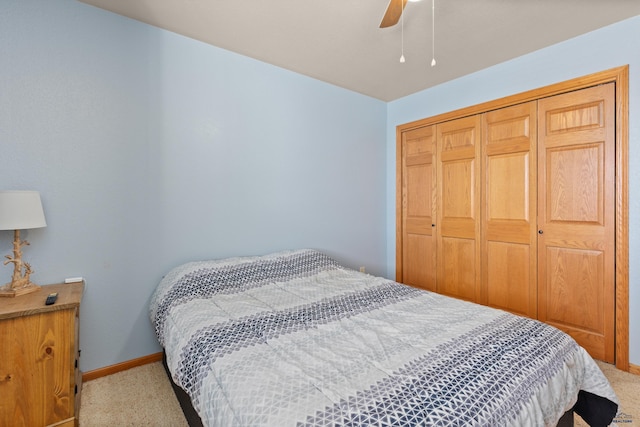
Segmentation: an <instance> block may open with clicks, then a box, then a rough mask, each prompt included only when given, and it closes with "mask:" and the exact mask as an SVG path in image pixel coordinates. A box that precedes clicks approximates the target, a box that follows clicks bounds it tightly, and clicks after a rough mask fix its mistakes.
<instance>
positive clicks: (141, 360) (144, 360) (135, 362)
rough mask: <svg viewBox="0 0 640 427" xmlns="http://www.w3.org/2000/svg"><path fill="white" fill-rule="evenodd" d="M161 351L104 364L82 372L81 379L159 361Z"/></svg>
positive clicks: (103, 375) (88, 379)
mask: <svg viewBox="0 0 640 427" xmlns="http://www.w3.org/2000/svg"><path fill="white" fill-rule="evenodd" d="M161 361H162V352H160V353H154V354H150V355H148V356H142V357H138V358H137V359H131V360H126V361H124V362H121V363H116V364H115V365H111V366H105V367H104V368H99V369H94V370H93V371H88V372H83V373H82V381H83V382H86V381H91V380H95V379H97V378H101V377H106V376H107V375H112V374H116V373H118V372H122V371H126V370H127V369H131V368H135V367H137V366H142V365H146V364H148V363H154V362H161Z"/></svg>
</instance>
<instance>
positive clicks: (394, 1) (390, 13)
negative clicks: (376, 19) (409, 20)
mask: <svg viewBox="0 0 640 427" xmlns="http://www.w3.org/2000/svg"><path fill="white" fill-rule="evenodd" d="M406 4H407V0H390V1H389V6H388V7H387V11H386V12H385V13H384V16H383V17H382V22H381V23H380V28H387V27H391V26H393V25H396V24H397V23H398V21H399V20H400V16H401V15H402V11H403V10H404V7H405V6H406Z"/></svg>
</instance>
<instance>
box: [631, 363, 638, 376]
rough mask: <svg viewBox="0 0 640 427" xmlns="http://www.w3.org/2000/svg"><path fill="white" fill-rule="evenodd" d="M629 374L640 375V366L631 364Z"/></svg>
mask: <svg viewBox="0 0 640 427" xmlns="http://www.w3.org/2000/svg"><path fill="white" fill-rule="evenodd" d="M629 372H631V373H632V374H635V375H640V366H638V365H634V364H632V363H629Z"/></svg>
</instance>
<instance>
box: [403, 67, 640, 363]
mask: <svg viewBox="0 0 640 427" xmlns="http://www.w3.org/2000/svg"><path fill="white" fill-rule="evenodd" d="M628 80H629V67H628V66H621V67H617V68H612V69H609V70H605V71H602V72H598V73H594V74H590V75H588V76H583V77H578V78H575V79H572V80H568V81H564V82H560V83H556V84H552V85H549V86H545V87H541V88H537V89H534V90H531V91H527V92H523V93H519V94H515V95H511V96H508V97H504V98H500V99H496V100H493V101H489V102H485V103H482V104H477V105H473V106H470V107H466V108H462V109H459V110H455V111H450V112H447V113H443V114H439V115H436V116H432V117H428V118H424V119H420V120H416V121H413V122H410V123H406V124H403V125H399V126H397V127H396V141H397V144H396V184H397V186H396V188H398V189H399V188H401V183H402V179H401V163H400V158H401V152H402V148H401V140H402V135H403V134H404V133H405V132H408V131H411V130H414V129H417V128H420V127H425V126H432V125H436V124H439V123H443V122H447V121H451V120H456V119H459V118H463V117H468V116H471V115H474V114H481V113H487V112H490V111H493V110H498V109H501V108H504V107H510V106H513V105H517V104H522V103H527V102H529V101H537V100H539V99H542V98H546V97H551V96H554V95H559V94H563V93H567V92H571V91H575V90H581V89H585V88H589V87H594V86H598V85H602V84H606V83H614V84H615V109H616V110H615V118H614V123H615V196H614V197H615V225H614V226H615V243H614V244H615V259H616V261H615V363H616V367H617V368H618V369H621V370H624V371H628V370H629V369H630V365H629V200H628V186H629V178H628V176H629V172H628V155H629V135H628V134H629V132H628V126H629V117H628V116H629V99H628V98H629V97H628V91H629V81H628ZM586 111H587V112H588V111H591V113H587V114H591V117H593V114H592V113H593V108H591V109H589V108H587V109H586ZM514 126H516V127H514V128H512V129H511V130H509V132H512V133H513V134H516V133H517V125H514ZM494 134H495V135H497V136H498V137H499V135H500V132H499V131H496V132H495V133H494ZM401 214H402V203H401V196H400V192H399V191H397V193H396V275H397V277H398V278H401V277H402V274H401V273H402V271H401V270H402V250H400V249H399V248H401V247H402V245H401V241H402V237H401V234H402V233H401V232H402V226H401ZM589 215H592V214H589ZM582 237H584V236H582ZM636 368H637V367H636Z"/></svg>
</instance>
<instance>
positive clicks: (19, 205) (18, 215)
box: [0, 191, 47, 297]
mask: <svg viewBox="0 0 640 427" xmlns="http://www.w3.org/2000/svg"><path fill="white" fill-rule="evenodd" d="M46 226H47V223H46V221H45V219H44V212H43V210H42V202H41V201H40V193H38V192H37V191H0V230H14V234H13V256H11V255H6V256H5V258H7V261H5V262H4V265H7V264H13V276H12V278H11V283H7V284H6V285H4V286H2V287H0V297H15V296H18V295H24V294H28V293H30V292H34V291H37V290H38V289H39V288H40V286H38V285H36V284H34V283H31V281H30V280H29V275H30V274H31V273H32V272H33V270H32V269H31V265H30V264H29V263H27V262H24V261H22V246H24V245H28V244H29V242H27V241H26V240H20V230H26V229H29V228H40V227H46Z"/></svg>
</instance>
